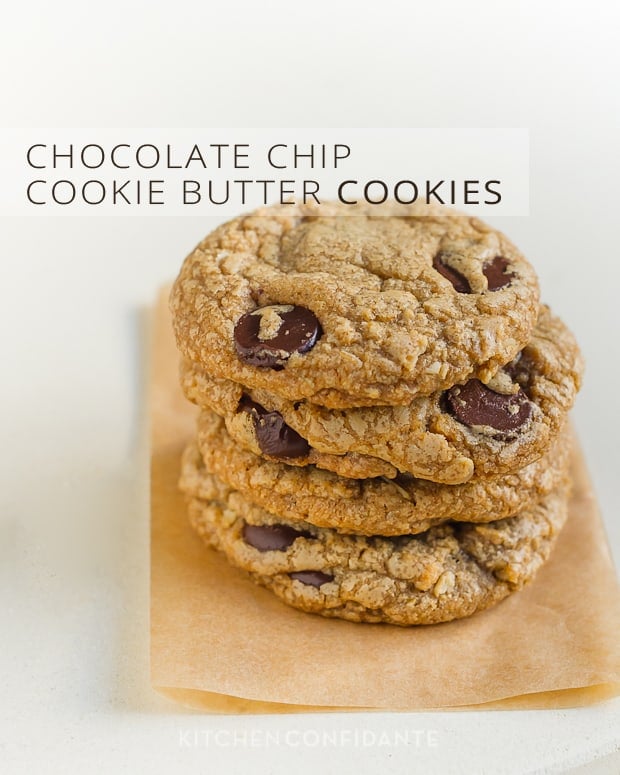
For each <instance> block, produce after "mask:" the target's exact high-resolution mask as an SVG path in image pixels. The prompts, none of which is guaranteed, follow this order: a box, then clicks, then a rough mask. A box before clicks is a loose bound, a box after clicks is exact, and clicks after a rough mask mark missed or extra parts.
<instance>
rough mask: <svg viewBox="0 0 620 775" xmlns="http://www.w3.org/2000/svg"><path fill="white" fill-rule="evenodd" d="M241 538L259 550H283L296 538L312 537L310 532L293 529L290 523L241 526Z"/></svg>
mask: <svg viewBox="0 0 620 775" xmlns="http://www.w3.org/2000/svg"><path fill="white" fill-rule="evenodd" d="M242 536H243V540H244V541H245V542H246V544H249V545H250V546H253V547H254V548H255V549H258V551H259V552H283V551H284V550H285V549H288V547H289V546H290V545H291V544H292V543H293V541H294V540H295V539H296V538H312V534H311V533H307V532H305V531H303V530H295V528H292V527H290V525H248V524H247V523H246V524H245V525H244V526H243V531H242Z"/></svg>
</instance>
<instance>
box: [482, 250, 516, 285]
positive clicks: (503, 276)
mask: <svg viewBox="0 0 620 775" xmlns="http://www.w3.org/2000/svg"><path fill="white" fill-rule="evenodd" d="M507 268H508V259H506V258H504V257H503V256H495V258H494V259H493V260H492V261H489V262H488V263H486V264H484V266H483V267H482V272H483V274H484V276H485V277H486V278H487V282H488V284H489V290H490V291H499V289H500V288H504V287H505V286H506V285H510V283H511V282H512V278H513V274H512V272H506V269H507Z"/></svg>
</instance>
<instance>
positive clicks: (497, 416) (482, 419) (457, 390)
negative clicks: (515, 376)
mask: <svg viewBox="0 0 620 775" xmlns="http://www.w3.org/2000/svg"><path fill="white" fill-rule="evenodd" d="M445 397H446V405H447V408H448V411H449V412H450V414H452V415H453V416H454V417H455V418H456V419H457V420H458V421H459V422H462V423H463V424H464V425H468V426H472V425H488V426H490V427H491V428H495V429H496V430H498V431H504V432H505V431H515V430H517V429H519V428H521V427H522V426H523V425H524V424H525V423H526V422H527V421H528V420H529V418H530V416H531V414H532V404H531V403H530V401H529V399H528V397H527V396H526V395H525V393H524V392H523V391H522V390H521V389H520V388H519V391H518V392H517V393H513V394H510V395H505V394H503V393H496V392H495V391H494V390H491V389H490V388H488V387H487V386H486V385H484V384H483V383H482V382H480V380H477V379H470V380H469V382H466V383H465V384H464V385H455V386H454V387H452V388H450V390H448V391H447V393H446V394H445Z"/></svg>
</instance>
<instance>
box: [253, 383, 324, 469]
mask: <svg viewBox="0 0 620 775" xmlns="http://www.w3.org/2000/svg"><path fill="white" fill-rule="evenodd" d="M239 411H240V412H248V414H251V415H252V419H253V420H254V432H255V433H256V441H257V442H258V446H259V447H260V448H261V452H263V454H265V455H271V456H272V457H277V458H284V459H285V460H290V459H292V458H298V457H306V456H307V455H308V454H309V452H310V445H309V444H308V442H307V441H306V440H305V439H304V438H303V436H300V435H299V433H297V431H295V430H293V428H291V427H290V426H289V425H287V424H286V423H285V422H284V419H283V417H282V415H281V414H280V413H279V412H270V411H268V410H267V409H265V407H264V406H261V405H260V404H257V403H256V401H252V399H251V398H250V397H249V396H246V395H243V396H242V397H241V401H240V402H239Z"/></svg>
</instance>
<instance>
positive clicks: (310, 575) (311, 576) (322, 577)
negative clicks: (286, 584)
mask: <svg viewBox="0 0 620 775" xmlns="http://www.w3.org/2000/svg"><path fill="white" fill-rule="evenodd" d="M289 576H290V577H291V578H292V579H297V581H301V583H302V584H307V585H308V586H310V587H320V586H321V585H323V584H329V582H330V581H333V580H334V577H333V576H330V575H329V574H328V573H322V572H321V571H320V570H300V571H297V572H296V573H289Z"/></svg>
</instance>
